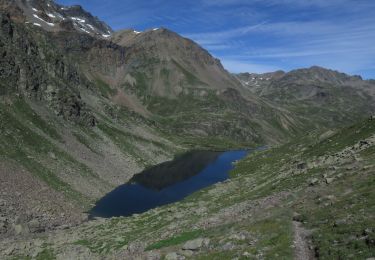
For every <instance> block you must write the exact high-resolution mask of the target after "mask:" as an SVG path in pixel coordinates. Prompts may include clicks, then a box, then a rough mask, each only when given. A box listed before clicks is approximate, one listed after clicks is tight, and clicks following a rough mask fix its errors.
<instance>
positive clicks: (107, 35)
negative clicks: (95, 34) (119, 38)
mask: <svg viewBox="0 0 375 260" xmlns="http://www.w3.org/2000/svg"><path fill="white" fill-rule="evenodd" d="M102 36H103V37H104V38H109V37H111V35H109V34H102Z"/></svg>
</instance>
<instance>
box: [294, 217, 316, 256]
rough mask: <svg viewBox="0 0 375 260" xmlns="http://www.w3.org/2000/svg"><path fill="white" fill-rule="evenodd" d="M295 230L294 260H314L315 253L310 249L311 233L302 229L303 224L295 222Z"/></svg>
mask: <svg viewBox="0 0 375 260" xmlns="http://www.w3.org/2000/svg"><path fill="white" fill-rule="evenodd" d="M293 230H294V241H293V243H294V259H295V260H313V259H316V258H315V257H314V253H313V252H312V250H310V248H309V244H308V242H307V237H308V235H309V232H308V231H307V230H305V229H304V228H303V227H301V223H300V222H297V221H293Z"/></svg>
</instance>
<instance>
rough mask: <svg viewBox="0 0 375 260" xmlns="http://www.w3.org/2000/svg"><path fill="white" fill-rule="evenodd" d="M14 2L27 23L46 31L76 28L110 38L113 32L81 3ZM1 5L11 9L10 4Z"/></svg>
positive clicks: (48, 1) (81, 31)
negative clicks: (70, 4) (64, 4)
mask: <svg viewBox="0 0 375 260" xmlns="http://www.w3.org/2000/svg"><path fill="white" fill-rule="evenodd" d="M3 1H4V0H3ZM12 3H13V6H14V5H15V6H17V8H18V9H19V10H21V12H22V15H23V17H24V19H25V23H26V24H29V25H30V26H34V27H40V28H42V29H44V30H46V31H50V32H59V31H66V30H75V31H77V32H79V33H84V34H89V35H91V36H94V37H99V38H109V37H110V36H111V34H112V33H113V30H112V29H111V27H110V26H108V25H107V24H106V23H104V22H103V21H100V20H99V19H98V18H97V17H94V16H93V15H92V14H90V13H89V12H87V11H85V10H84V9H83V7H82V6H80V5H72V6H63V5H59V4H57V3H55V2H54V1H52V0H29V1H23V0H15V1H12ZM0 7H1V9H6V10H7V11H10V10H9V9H10V8H9V6H8V7H7V6H6V5H0Z"/></svg>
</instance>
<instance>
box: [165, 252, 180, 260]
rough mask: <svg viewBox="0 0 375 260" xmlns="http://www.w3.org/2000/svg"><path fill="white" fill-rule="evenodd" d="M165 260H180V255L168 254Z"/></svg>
mask: <svg viewBox="0 0 375 260" xmlns="http://www.w3.org/2000/svg"><path fill="white" fill-rule="evenodd" d="M165 259H166V260H178V259H179V258H178V254H177V253H176V252H172V253H168V254H167V255H166V256H165Z"/></svg>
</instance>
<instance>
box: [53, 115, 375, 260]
mask: <svg viewBox="0 0 375 260" xmlns="http://www.w3.org/2000/svg"><path fill="white" fill-rule="evenodd" d="M374 135H375V121H371V122H367V121H366V122H361V123H358V124H356V125H355V126H353V127H349V128H346V129H343V130H341V131H339V132H338V133H336V134H335V135H334V136H332V137H330V138H328V139H327V138H326V139H322V138H319V136H317V135H316V134H310V135H307V136H305V137H303V138H300V139H299V140H295V141H294V142H293V143H289V144H286V145H283V146H280V147H277V148H272V149H269V150H267V151H259V152H256V153H254V154H251V155H249V156H248V157H247V158H246V159H244V160H243V161H241V162H239V163H238V164H237V165H236V167H235V169H234V170H233V172H232V176H233V177H232V179H231V181H227V182H224V183H220V184H217V185H214V186H213V187H210V188H207V189H205V190H202V191H199V192H197V193H195V194H193V195H192V196H190V197H188V198H186V199H185V200H183V201H181V202H178V203H175V204H172V205H167V206H163V207H160V208H157V209H153V210H151V211H149V212H147V213H144V214H141V215H135V216H132V217H128V218H113V219H109V220H105V221H101V222H96V221H93V222H91V223H88V224H87V225H84V226H82V227H80V228H78V229H77V230H71V231H69V232H70V233H73V234H75V237H74V238H71V239H67V240H64V241H65V242H63V243H62V242H60V240H59V238H61V237H59V235H58V236H57V239H56V240H54V239H53V238H52V239H51V240H50V241H55V242H52V244H51V245H50V250H51V251H53V252H55V253H56V254H58V252H59V251H60V250H62V248H66V247H68V246H70V245H76V246H81V247H85V248H89V249H90V251H91V252H92V253H94V254H98V255H106V256H109V255H112V256H115V255H116V254H118V253H119V252H127V251H124V250H125V249H126V248H128V247H129V246H130V247H131V246H133V245H134V244H140V245H141V248H144V250H145V252H146V253H145V254H147V253H148V252H150V251H149V250H153V251H154V252H158V253H160V254H161V255H165V254H167V253H168V252H181V251H180V250H181V246H182V245H183V243H184V242H185V241H188V240H191V239H194V238H197V237H205V238H209V239H210V240H211V241H210V244H209V246H208V247H203V248H202V249H201V250H199V251H198V252H196V253H195V254H194V256H193V258H194V259H228V258H233V257H240V258H245V257H244V256H250V257H251V258H264V259H291V258H292V257H293V254H294V250H293V234H294V230H293V225H292V223H293V219H294V220H295V221H299V222H301V223H302V226H303V228H305V229H308V230H311V232H312V236H311V240H312V246H313V248H314V253H315V254H316V255H318V256H319V257H320V258H321V259H346V258H348V259H366V258H368V257H371V256H374V254H375V245H374V239H375V238H374V226H375V221H374V220H375V217H374V214H375V197H374V193H373V187H374V181H375V179H374V176H375V175H374V173H375V164H374V162H375V149H374V147H375V140H374ZM371 138H373V139H372V141H371V140H370V139H371ZM365 140H367V141H368V144H364V142H361V141H365ZM361 143H362V145H361ZM314 179H316V180H314ZM328 179H329V184H327V180H328ZM311 183H314V184H313V185H312V184H311ZM241 234H242V236H241ZM60 236H61V234H60ZM62 236H64V235H62ZM52 237H53V236H52ZM141 251H142V250H141Z"/></svg>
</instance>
